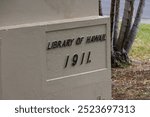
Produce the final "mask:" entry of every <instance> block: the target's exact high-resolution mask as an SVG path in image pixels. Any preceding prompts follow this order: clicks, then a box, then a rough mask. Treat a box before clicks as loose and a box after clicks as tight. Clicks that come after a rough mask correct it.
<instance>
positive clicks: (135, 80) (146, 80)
mask: <svg viewBox="0 0 150 117" xmlns="http://www.w3.org/2000/svg"><path fill="white" fill-rule="evenodd" d="M112 98H113V99H115V100H149V99H150V61H149V62H143V61H135V60H134V61H133V62H132V65H131V66H129V67H127V68H113V69H112Z"/></svg>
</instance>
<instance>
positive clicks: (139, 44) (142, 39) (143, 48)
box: [130, 24, 150, 60]
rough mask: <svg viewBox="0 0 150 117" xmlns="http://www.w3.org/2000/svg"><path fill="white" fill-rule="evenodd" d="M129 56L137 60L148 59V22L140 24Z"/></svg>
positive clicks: (149, 26)
mask: <svg viewBox="0 0 150 117" xmlns="http://www.w3.org/2000/svg"><path fill="white" fill-rule="evenodd" d="M130 56H131V57H132V58H133V59H138V60H150V24H140V27H139V32H138V34H137V37H136V40H135V42H134V44H133V47H132V50H131V52H130Z"/></svg>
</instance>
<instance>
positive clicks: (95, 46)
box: [0, 16, 111, 99]
mask: <svg viewBox="0 0 150 117" xmlns="http://www.w3.org/2000/svg"><path fill="white" fill-rule="evenodd" d="M109 22H110V21H109V18H108V17H98V16H92V17H83V18H74V19H67V20H57V21H53V22H52V21H49V22H48V21H47V22H40V23H34V24H22V25H17V26H7V27H1V28H0V99H97V98H98V97H99V96H101V98H102V99H111V67H110V25H109ZM101 34H106V40H104V41H102V42H97V43H90V44H85V40H84V41H83V43H82V44H81V45H74V44H75V43H73V45H72V46H71V47H68V48H67V47H65V48H56V49H53V50H47V47H48V43H49V42H53V41H58V40H61V41H64V40H66V39H72V38H74V39H76V38H78V37H81V36H82V37H87V36H93V35H101ZM89 51H91V58H90V59H91V63H89V64H86V59H85V60H84V63H83V64H82V65H80V64H79V62H78V64H77V65H76V66H74V67H73V66H71V63H70V62H69V63H68V67H67V68H64V63H65V60H66V56H68V55H69V56H70V57H71V56H73V55H74V54H78V55H79V56H80V55H82V53H83V52H85V53H88V52H89ZM86 58H87V56H86ZM70 60H71V59H70ZM79 60H82V59H81V58H79Z"/></svg>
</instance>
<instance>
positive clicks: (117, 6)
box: [112, 0, 120, 48]
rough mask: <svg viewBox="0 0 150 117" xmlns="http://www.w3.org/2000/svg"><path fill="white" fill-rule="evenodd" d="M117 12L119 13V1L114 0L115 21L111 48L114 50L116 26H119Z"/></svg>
mask: <svg viewBox="0 0 150 117" xmlns="http://www.w3.org/2000/svg"><path fill="white" fill-rule="evenodd" d="M119 11H120V0H116V4H115V21H114V34H113V39H112V41H113V42H112V43H113V47H114V48H115V46H116V42H117V39H118V25H119Z"/></svg>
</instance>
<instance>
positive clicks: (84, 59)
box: [64, 51, 91, 68]
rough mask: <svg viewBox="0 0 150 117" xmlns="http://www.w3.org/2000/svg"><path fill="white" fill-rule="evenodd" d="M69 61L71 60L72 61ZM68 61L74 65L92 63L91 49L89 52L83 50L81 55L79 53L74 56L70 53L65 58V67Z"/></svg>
mask: <svg viewBox="0 0 150 117" xmlns="http://www.w3.org/2000/svg"><path fill="white" fill-rule="evenodd" d="M69 61H71V63H70V62H69ZM68 63H70V66H72V67H74V66H76V65H77V64H80V65H82V64H89V63H91V51H89V52H88V53H85V52H83V53H82V54H80V55H78V54H74V55H73V56H70V55H68V56H67V58H66V60H65V67H64V68H67V66H68Z"/></svg>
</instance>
